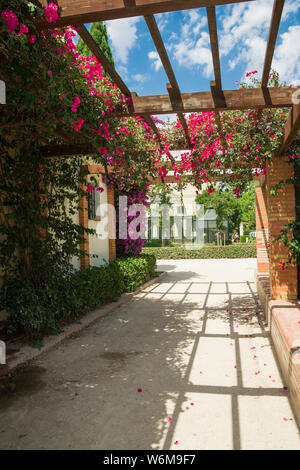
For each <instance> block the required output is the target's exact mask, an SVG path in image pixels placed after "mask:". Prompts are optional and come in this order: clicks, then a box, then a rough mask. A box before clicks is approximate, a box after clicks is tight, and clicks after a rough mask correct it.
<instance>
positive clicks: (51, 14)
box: [43, 2, 58, 23]
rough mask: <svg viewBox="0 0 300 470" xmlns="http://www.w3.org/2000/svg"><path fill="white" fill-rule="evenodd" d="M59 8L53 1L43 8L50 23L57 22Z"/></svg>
mask: <svg viewBox="0 0 300 470" xmlns="http://www.w3.org/2000/svg"><path fill="white" fill-rule="evenodd" d="M57 10H58V6H57V5H55V3H53V2H50V3H49V5H48V7H47V8H44V9H43V13H44V15H45V17H46V21H47V22H48V23H56V20H58V14H57Z"/></svg>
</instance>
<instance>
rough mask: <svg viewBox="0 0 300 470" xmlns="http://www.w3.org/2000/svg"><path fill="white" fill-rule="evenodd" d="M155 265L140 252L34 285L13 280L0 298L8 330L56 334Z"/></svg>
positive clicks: (131, 285)
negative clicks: (7, 315) (136, 254)
mask: <svg viewBox="0 0 300 470" xmlns="http://www.w3.org/2000/svg"><path fill="white" fill-rule="evenodd" d="M155 267H156V257H155V255H154V254H143V255H141V256H140V257H138V258H124V259H117V260H115V261H112V262H110V263H108V264H107V265H104V266H100V267H89V268H88V269H86V270H84V271H76V272H74V273H72V274H70V275H69V276H64V277H63V276H57V277H56V278H55V279H48V281H47V283H45V284H44V285H43V286H39V287H38V288H37V287H35V286H33V285H32V284H31V283H30V282H28V281H24V282H19V283H16V282H13V283H12V284H11V286H9V288H8V289H7V291H6V294H5V296H4V295H2V299H1V306H2V308H3V309H5V310H6V311H7V312H8V313H9V319H8V331H9V332H10V333H12V332H15V331H17V330H18V331H22V332H23V333H25V335H26V336H28V337H30V338H41V337H42V336H43V335H45V334H49V333H50V334H51V333H52V334H55V333H58V332H59V331H60V328H61V326H62V325H63V323H66V322H68V321H70V320H74V319H76V318H80V317H81V316H82V315H84V314H85V313H87V312H88V311H90V310H91V309H93V308H96V307H99V306H101V305H103V304H105V303H107V302H111V301H113V300H116V299H117V298H118V297H119V296H120V295H121V294H122V293H123V292H132V291H134V290H135V289H136V288H137V287H138V286H140V285H141V284H143V283H144V282H146V281H148V280H149V279H151V278H153V277H154V276H155Z"/></svg>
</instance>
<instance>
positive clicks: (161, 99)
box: [116, 87, 300, 115]
mask: <svg viewBox="0 0 300 470" xmlns="http://www.w3.org/2000/svg"><path fill="white" fill-rule="evenodd" d="M297 89H300V87H295V88H291V87H274V88H268V89H267V91H268V96H269V100H266V98H265V95H264V90H262V89H261V88H248V89H245V88H243V89H239V90H223V91H222V95H223V96H224V104H223V105H215V101H214V97H213V95H212V93H211V92H209V91H202V92H195V93H182V94H181V98H182V104H183V108H182V109H180V111H181V112H184V113H193V112H203V111H215V110H225V111H226V110H243V109H259V108H281V107H291V106H292V104H293V102H292V94H293V93H294V92H295V91H296V90H297ZM132 100H133V111H132V112H131V111H129V112H128V113H126V112H125V113H124V115H141V114H172V113H176V110H174V109H173V107H172V105H171V101H170V98H169V95H152V96H133V95H132ZM177 112H178V110H177ZM116 114H117V113H116Z"/></svg>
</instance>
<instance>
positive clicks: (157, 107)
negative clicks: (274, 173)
mask: <svg viewBox="0 0 300 470" xmlns="http://www.w3.org/2000/svg"><path fill="white" fill-rule="evenodd" d="M244 1H255V0H57V1H56V3H57V5H58V7H59V10H58V13H59V19H58V20H57V22H56V26H64V25H72V26H76V27H77V29H78V33H79V35H80V37H81V38H82V39H83V41H84V42H85V43H86V45H87V46H88V48H89V49H90V50H91V51H92V53H93V54H94V55H95V57H96V58H97V59H98V60H99V62H100V63H101V65H102V67H103V69H104V70H105V71H106V72H107V73H108V75H110V77H111V79H112V80H113V81H114V82H115V83H116V84H117V85H118V87H119V89H120V90H121V92H122V93H123V94H124V95H125V96H127V97H129V98H131V101H132V105H131V106H130V107H129V109H128V112H126V113H125V112H124V113H123V114H122V115H123V116H141V117H142V118H143V119H144V120H145V121H146V122H147V123H148V124H149V125H150V127H151V128H152V130H153V132H154V133H155V134H156V135H157V136H159V134H160V132H159V129H158V128H157V127H156V125H155V123H154V121H153V119H152V117H151V116H152V115H153V114H172V113H176V114H177V116H178V119H179V121H180V123H181V125H182V128H183V131H184V134H185V138H186V142H187V146H188V147H191V142H190V137H189V133H188V126H187V122H186V120H185V117H184V113H191V112H203V111H214V112H215V119H216V124H217V126H218V128H219V130H221V122H220V116H219V111H226V110H242V109H249V108H252V109H263V108H277V107H290V108H291V111H290V114H289V116H288V120H287V122H286V125H285V129H284V137H283V141H282V145H281V147H280V149H278V151H279V152H280V153H283V152H285V151H286V150H287V149H288V147H289V146H290V144H291V143H292V141H293V139H294V138H295V137H296V134H297V131H298V129H299V127H300V105H298V104H293V100H292V94H293V93H294V92H295V88H292V87H278V88H270V87H268V86H267V84H268V79H269V74H270V70H271V65H272V59H273V54H274V49H275V44H276V39H277V35H278V30H279V25H280V20H281V16H282V10H283V7H284V0H274V5H273V12H272V16H271V23H270V30H269V37H268V43H267V47H266V52H265V60H264V67H263V73H262V77H261V88H253V89H238V90H223V87H222V77H221V67H220V54H219V45H218V31H217V21H216V6H218V5H226V4H236V3H241V2H244ZM49 2H50V0H36V1H35V3H38V4H39V5H40V6H42V7H44V6H47V4H48V3H49ZM200 7H205V8H206V12H207V19H208V27H209V35H210V43H211V53H212V60H213V68H214V80H213V81H211V82H210V91H196V92H193V93H181V91H180V88H179V86H178V82H177V80H176V77H175V74H174V71H173V69H172V65H171V62H170V59H169V57H168V54H167V51H166V48H165V45H164V43H163V40H162V37H161V34H160V31H159V28H158V26H157V23H156V20H155V17H154V14H156V13H166V12H175V11H180V10H188V9H193V8H200ZM136 16H144V19H145V21H146V24H147V26H148V29H149V32H150V34H151V36H152V39H153V42H154V44H155V46H156V49H157V52H158V54H159V57H160V60H161V62H162V65H163V67H164V70H165V72H166V75H167V77H168V80H169V82H168V83H167V84H166V88H167V94H165V95H151V96H138V95H137V94H136V93H135V92H131V91H130V90H129V88H128V87H127V85H126V84H125V83H124V81H123V80H122V78H121V77H120V75H119V74H118V73H117V71H116V70H115V68H114V67H113V66H112V65H111V63H110V62H109V61H108V60H107V58H106V57H105V55H104V53H103V51H102V50H101V49H100V48H99V46H98V45H97V44H96V42H95V41H94V39H93V38H92V36H91V35H90V33H89V31H88V30H87V28H86V27H85V25H84V24H85V23H91V22H96V21H106V20H113V19H120V18H131V17H136ZM37 26H38V27H39V28H40V29H42V28H45V27H48V23H46V22H40V23H38V25H37ZM56 147H57V148H56V154H60V155H61V154H63V155H66V154H74V150H75V149H74V146H70V148H69V149H68V146H63V147H62V148H61V149H60V148H59V146H56ZM49 151H50V149H49V150H48V151H47V152H48V154H49ZM77 153H78V152H77Z"/></svg>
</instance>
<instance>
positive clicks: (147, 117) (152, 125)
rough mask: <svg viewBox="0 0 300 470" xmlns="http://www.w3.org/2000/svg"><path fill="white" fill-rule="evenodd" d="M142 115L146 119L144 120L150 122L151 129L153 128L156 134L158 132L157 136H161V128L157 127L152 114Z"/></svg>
mask: <svg viewBox="0 0 300 470" xmlns="http://www.w3.org/2000/svg"><path fill="white" fill-rule="evenodd" d="M141 117H142V118H143V119H144V121H145V122H146V123H147V124H148V126H150V127H151V129H152V130H153V132H154V134H156V136H157V137H159V136H160V132H159V130H158V129H157V127H156V125H155V123H154V121H153V119H152V118H151V116H150V115H149V114H143V115H142V116H141Z"/></svg>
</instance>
